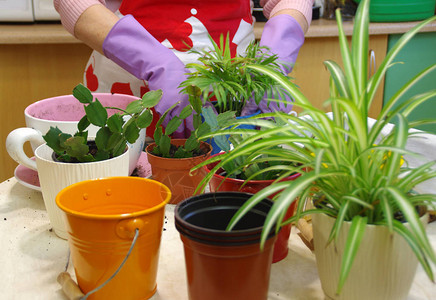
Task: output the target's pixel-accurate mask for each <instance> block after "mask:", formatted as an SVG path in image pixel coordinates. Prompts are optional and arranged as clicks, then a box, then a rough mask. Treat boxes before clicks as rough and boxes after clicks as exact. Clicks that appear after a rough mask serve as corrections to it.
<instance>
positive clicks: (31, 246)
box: [0, 128, 436, 300]
mask: <svg viewBox="0 0 436 300" xmlns="http://www.w3.org/2000/svg"><path fill="white" fill-rule="evenodd" d="M386 130H387V131H388V130H390V128H386ZM408 149H410V150H413V151H414V152H418V153H420V154H422V155H423V156H424V157H407V160H408V161H409V163H410V165H411V166H417V165H419V164H421V163H422V162H424V161H428V160H435V159H436V136H434V135H429V134H421V135H420V136H417V137H415V138H414V139H412V140H410V141H409V143H408ZM435 190H436V180H432V181H431V182H427V183H426V184H423V185H421V186H419V187H418V188H417V191H418V192H429V193H435V192H436V191H435ZM173 211H174V205H167V208H166V216H167V223H166V224H165V231H164V232H163V234H162V242H161V251H160V260H159V269H158V278H157V284H158V289H157V293H156V294H155V295H154V296H153V297H152V299H154V300H158V299H159V300H184V299H187V298H188V297H187V286H186V275H185V262H184V256H183V246H182V242H181V241H180V238H179V234H178V232H177V231H176V229H175V227H174V212H173ZM427 233H428V235H429V238H430V240H431V243H432V246H433V248H434V249H436V222H433V223H431V224H429V226H428V228H427ZM289 247H290V250H289V254H288V256H287V258H286V259H284V260H282V261H281V262H278V263H275V264H273V266H272V270H271V280H270V289H269V297H268V298H269V300H285V299H286V300H291V299H302V300H303V299H304V300H310V299H324V295H323V292H322V290H321V284H320V281H319V278H318V273H317V269H316V263H315V256H314V255H313V254H312V252H310V250H309V249H308V248H307V247H306V246H305V245H304V244H303V242H302V241H301V240H300V238H299V237H298V235H297V234H296V229H295V228H293V229H292V233H291V239H290V242H289ZM67 253H68V244H67V241H65V240H62V239H60V238H58V237H57V236H56V235H55V234H54V232H52V231H51V229H50V224H49V220H48V216H47V213H46V211H45V208H44V203H43V200H42V195H41V193H40V192H37V191H34V190H31V189H29V188H27V187H24V186H22V185H20V184H19V183H18V182H17V181H16V180H15V179H14V178H11V179H8V180H7V181H5V182H3V183H0V287H1V288H0V299H1V300H2V299H5V300H14V299H20V300H21V299H26V300H28V299H32V300H38V299H41V300H42V299H43V300H51V299H67V298H66V297H65V296H64V294H63V292H62V290H61V289H60V286H59V285H58V283H57V282H56V277H57V275H58V274H59V273H60V272H62V271H63V270H64V268H65V265H66V260H67ZM69 272H70V273H71V274H73V273H74V272H73V268H72V266H71V264H70V267H69ZM408 299H409V300H430V299H436V284H433V283H432V282H431V281H430V280H429V279H428V277H427V275H426V274H425V272H424V271H423V270H422V268H421V266H419V267H418V271H417V274H416V276H415V280H414V283H413V286H412V289H411V291H410V294H409V297H408ZM223 300H225V299H223Z"/></svg>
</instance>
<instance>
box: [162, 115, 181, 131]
mask: <svg viewBox="0 0 436 300" xmlns="http://www.w3.org/2000/svg"><path fill="white" fill-rule="evenodd" d="M182 122H183V120H181V119H180V118H179V117H174V118H172V119H171V120H170V121H169V122H168V125H167V127H166V128H165V135H171V134H173V133H174V132H175V131H176V130H177V129H178V128H179V127H180V125H182Z"/></svg>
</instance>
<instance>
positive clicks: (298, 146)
mask: <svg viewBox="0 0 436 300" xmlns="http://www.w3.org/2000/svg"><path fill="white" fill-rule="evenodd" d="M368 15H369V0H365V1H362V2H361V4H360V5H359V7H358V10H357V13H356V17H355V24H354V28H353V35H352V41H351V48H350V46H349V44H348V41H347V38H346V36H345V33H344V31H343V27H342V19H341V13H340V11H339V10H337V11H336V19H337V24H338V31H339V43H340V49H341V54H342V60H343V61H342V63H343V66H344V68H343V69H342V68H340V66H339V65H338V64H337V63H336V62H334V61H326V62H325V66H326V67H327V69H328V71H329V72H330V75H331V79H330V95H329V98H328V99H327V100H326V104H330V105H331V107H332V112H331V113H330V114H325V113H324V112H323V111H321V110H319V109H317V108H315V107H314V106H313V105H312V104H311V103H310V101H309V99H307V98H306V97H305V96H304V95H303V94H302V93H301V92H300V91H299V89H298V88H297V87H296V86H295V85H294V84H293V83H292V82H290V81H289V79H288V78H286V77H284V76H282V74H280V73H279V72H277V71H275V70H272V69H270V68H268V67H265V66H258V65H251V66H247V68H250V69H253V70H256V71H258V72H261V73H263V74H265V75H268V76H270V77H271V78H272V79H274V81H275V82H276V83H279V84H280V85H282V86H283V87H284V88H285V89H286V90H287V91H288V92H289V93H290V94H291V95H292V97H293V98H294V100H295V102H294V105H296V106H299V107H301V108H302V109H303V112H302V115H303V117H300V118H297V117H294V116H291V115H286V114H284V113H281V112H275V113H270V114H264V115H259V116H257V117H254V118H252V119H251V120H250V119H249V120H239V121H236V122H235V124H236V125H237V124H242V123H244V124H255V125H257V126H259V127H260V129H261V130H259V131H254V130H253V131H245V134H246V135H247V136H248V137H247V138H246V139H245V140H244V141H243V142H241V143H240V144H238V145H237V146H235V148H234V149H233V150H232V151H230V152H228V153H226V154H224V155H222V156H221V157H220V160H221V161H220V163H219V164H218V165H217V166H216V167H215V168H219V167H220V166H221V165H223V164H226V163H227V162H229V161H232V160H234V159H237V158H238V157H243V156H244V155H248V156H249V157H250V160H248V161H247V163H251V162H252V161H253V160H256V159H258V157H261V155H262V154H263V153H265V151H274V153H275V154H276V155H282V157H283V161H284V162H285V161H292V162H297V163H298V164H299V168H300V169H301V170H311V171H310V172H301V173H302V176H300V177H299V178H298V179H296V180H295V181H285V182H283V181H276V182H275V183H274V184H272V185H270V186H269V187H267V188H265V189H263V190H262V191H261V192H259V193H257V194H256V195H254V196H253V197H252V198H251V199H250V200H249V201H247V202H246V203H245V205H244V206H243V207H242V208H241V209H240V210H239V211H238V212H237V213H236V214H235V216H234V217H233V218H232V220H231V221H230V223H229V226H228V230H231V229H232V228H233V227H234V226H235V224H236V223H237V222H238V221H239V220H240V219H241V218H242V216H243V215H244V214H245V213H247V212H248V211H249V210H250V209H251V208H252V207H254V206H255V205H256V204H257V203H259V202H260V201H261V200H262V199H264V198H265V197H267V196H268V195H271V194H273V193H276V192H278V191H281V192H279V194H278V195H277V196H276V198H275V203H274V205H273V207H272V209H271V211H270V212H269V214H268V217H267V219H266V221H265V224H264V228H263V235H262V245H263V243H264V242H265V240H266V239H267V235H268V233H269V232H270V231H271V230H273V229H274V228H276V230H278V229H279V228H280V226H282V225H284V224H287V223H290V222H295V221H298V219H300V218H302V217H304V216H306V215H310V214H314V213H323V214H327V215H328V216H331V217H334V218H335V223H334V226H333V228H332V230H331V232H330V236H329V242H333V241H336V240H337V238H338V234H339V232H340V229H341V227H342V226H343V224H344V222H351V229H350V231H349V234H348V236H347V243H346V246H345V250H344V254H343V260H342V266H341V274H340V278H339V283H338V287H337V293H340V292H341V289H342V288H343V286H344V283H345V281H346V279H347V275H348V273H349V271H350V269H351V266H352V264H353V260H354V257H355V255H356V253H357V251H358V250H359V246H360V241H361V239H362V237H363V235H364V232H365V227H366V225H367V224H374V225H381V226H386V227H388V228H389V230H390V231H391V232H395V233H398V234H399V235H400V236H402V237H403V238H404V239H405V240H406V241H407V242H408V244H409V245H410V247H411V249H412V250H413V252H414V253H415V255H416V257H417V258H418V260H419V262H420V264H421V265H422V267H423V269H424V270H425V272H426V273H427V275H428V277H429V278H430V279H431V280H432V281H434V276H433V271H432V268H431V263H436V256H435V252H434V251H433V249H432V247H431V245H430V243H429V240H428V237H427V236H426V233H425V228H424V226H423V225H422V223H421V222H420V216H419V214H418V213H417V209H416V208H417V207H418V206H430V205H433V207H434V204H435V202H436V195H433V194H416V193H413V192H411V191H413V189H414V187H415V186H416V185H418V184H420V183H422V182H424V181H426V180H428V179H431V178H434V177H436V171H435V170H434V168H432V167H433V166H434V165H435V162H434V161H431V162H428V163H425V164H422V165H421V166H419V167H416V168H411V167H409V166H408V164H407V161H405V162H403V159H405V157H406V156H405V155H406V154H407V155H417V154H414V153H411V152H410V151H408V150H407V149H406V142H407V140H408V138H409V137H410V136H412V135H413V134H414V133H413V131H409V128H411V127H415V126H418V125H422V124H428V123H435V121H436V119H432V120H419V121H411V122H408V121H407V119H406V118H407V117H408V115H410V113H411V112H412V111H413V110H414V109H415V108H416V107H417V106H418V105H419V104H421V103H423V102H424V101H426V100H428V99H430V98H432V97H434V96H436V90H432V91H429V92H426V93H423V94H420V95H415V96H413V97H412V98H410V99H409V100H408V101H405V102H404V103H399V102H398V100H399V98H400V97H401V96H402V95H404V94H405V93H406V91H408V90H409V89H410V88H411V87H412V86H413V85H414V84H415V83H416V82H418V81H419V80H420V79H421V78H423V77H424V76H425V75H426V74H428V73H430V72H431V71H433V70H435V69H436V65H432V66H429V67H428V68H426V69H424V70H423V71H421V72H420V73H419V74H417V75H416V76H415V77H414V78H413V79H411V80H410V81H409V82H408V83H406V84H405V85H404V86H403V87H402V88H400V89H399V90H398V91H397V93H396V94H395V95H394V96H393V97H392V98H391V99H389V101H388V102H387V104H386V105H384V107H383V109H382V110H381V112H380V113H379V114H378V116H377V118H376V119H375V121H374V123H373V124H372V125H369V124H368V123H369V122H368V111H369V108H370V107H371V105H372V102H373V99H374V95H375V93H376V90H377V88H378V86H379V85H380V83H381V82H382V79H383V77H384V75H385V74H386V71H387V69H388V68H389V67H390V66H391V64H392V62H393V60H394V58H395V55H396V54H397V53H398V52H399V51H400V50H401V49H402V48H403V46H404V45H405V44H406V43H407V42H408V41H409V40H410V39H411V38H412V37H413V36H414V35H415V34H416V33H417V32H419V30H420V29H421V28H422V27H424V26H425V25H426V24H428V23H430V22H432V21H434V20H436V16H435V17H432V18H430V19H427V20H425V21H423V22H421V23H419V24H418V25H416V26H415V27H414V28H412V29H411V30H410V31H409V32H407V33H405V34H404V35H403V36H402V38H401V39H400V40H399V41H398V43H397V44H396V45H395V46H394V47H393V48H392V49H391V50H390V51H389V52H388V53H387V55H386V57H385V59H384V60H383V61H382V62H381V64H380V65H379V68H378V69H377V70H376V71H375V73H374V74H373V75H372V76H370V77H368V52H369V51H368V50H369V49H368V40H369V37H368V35H369V34H368V31H369V17H368ZM265 117H270V118H274V119H275V121H269V120H265V119H263V118H265ZM394 118H396V119H397V120H398V121H397V125H395V126H393V129H392V130H391V131H389V132H386V130H383V129H385V128H386V127H387V125H388V124H389V123H390V122H392V121H393V120H394ZM284 124H285V125H284ZM389 126H391V125H389ZM238 132H241V131H240V130H237V129H232V128H231V129H227V130H222V134H231V133H234V134H236V133H238ZM276 146H282V147H283V149H281V150H280V151H278V150H270V149H271V148H273V147H276ZM283 166H284V167H285V166H286V164H285V163H284V164H283ZM212 171H214V170H212ZM207 180H208V178H205V179H204V182H206V181H207ZM204 182H203V183H204ZM297 196H299V197H300V199H307V198H309V196H310V197H313V199H314V205H315V206H314V208H313V209H309V210H305V202H304V201H300V202H298V206H297V210H296V213H295V215H294V217H293V218H291V219H289V220H287V221H286V222H283V218H284V213H285V211H286V210H287V208H288V207H289V206H290V205H291V203H292V202H293V201H295V199H296V198H297ZM398 216H401V218H399V217H398ZM405 222H407V223H408V227H406V226H405Z"/></svg>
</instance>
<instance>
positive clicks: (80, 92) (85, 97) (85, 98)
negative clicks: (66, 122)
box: [73, 83, 94, 104]
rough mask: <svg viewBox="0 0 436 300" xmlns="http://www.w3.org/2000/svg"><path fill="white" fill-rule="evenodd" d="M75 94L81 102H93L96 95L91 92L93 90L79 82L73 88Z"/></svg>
mask: <svg viewBox="0 0 436 300" xmlns="http://www.w3.org/2000/svg"><path fill="white" fill-rule="evenodd" d="M73 96H74V97H75V98H76V99H77V100H79V101H80V103H85V104H86V103H91V102H92V100H93V99H94V97H93V96H92V94H91V91H90V90H89V89H88V88H87V87H85V86H84V85H83V84H81V83H80V84H78V85H77V86H76V87H75V88H74V89H73Z"/></svg>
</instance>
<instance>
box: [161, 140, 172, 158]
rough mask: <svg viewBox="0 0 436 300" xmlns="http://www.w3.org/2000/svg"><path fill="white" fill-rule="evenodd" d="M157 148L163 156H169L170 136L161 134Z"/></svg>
mask: <svg viewBox="0 0 436 300" xmlns="http://www.w3.org/2000/svg"><path fill="white" fill-rule="evenodd" d="M159 149H160V152H161V153H162V156H163V157H170V149H171V138H170V137H169V136H167V135H162V137H161V138H160V141H159Z"/></svg>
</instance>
